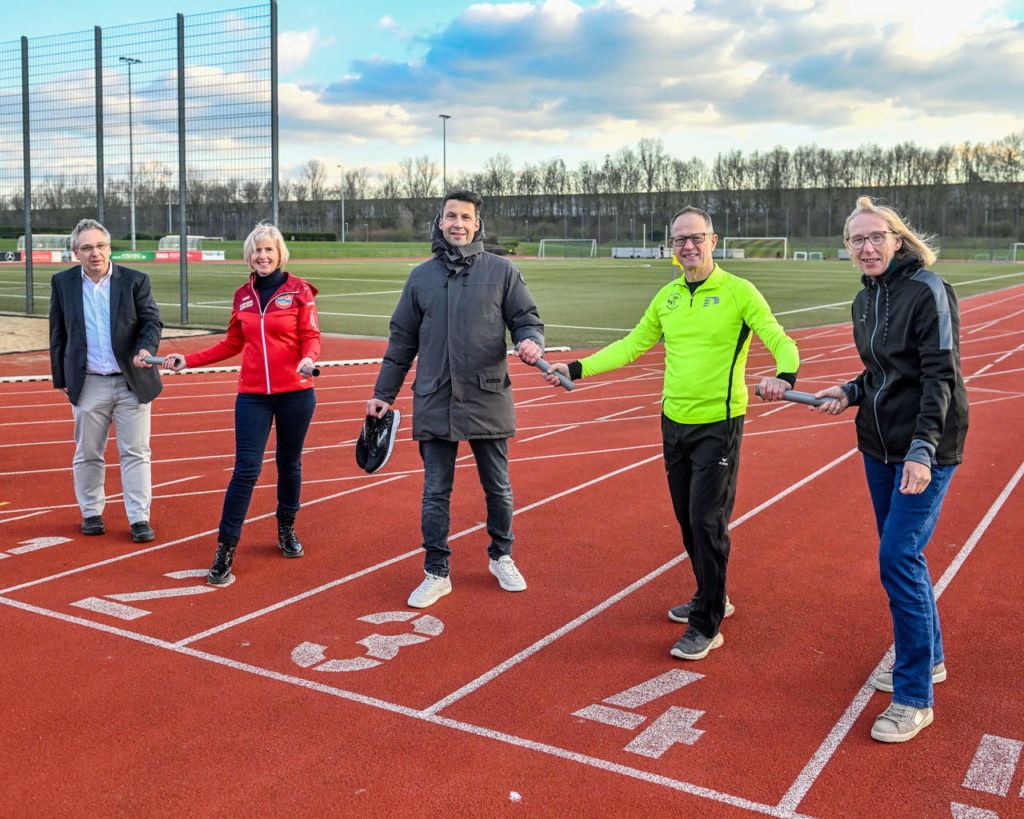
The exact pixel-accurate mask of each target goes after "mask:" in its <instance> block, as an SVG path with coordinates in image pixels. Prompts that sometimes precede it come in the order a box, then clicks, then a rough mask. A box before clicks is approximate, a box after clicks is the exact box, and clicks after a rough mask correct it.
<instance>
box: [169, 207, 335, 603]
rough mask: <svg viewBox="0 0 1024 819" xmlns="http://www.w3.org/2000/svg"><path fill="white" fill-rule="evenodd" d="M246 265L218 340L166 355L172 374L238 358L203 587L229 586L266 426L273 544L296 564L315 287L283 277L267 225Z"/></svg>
mask: <svg viewBox="0 0 1024 819" xmlns="http://www.w3.org/2000/svg"><path fill="white" fill-rule="evenodd" d="M244 254H245V258H246V259H248V260H249V264H250V266H251V267H252V275H251V276H250V277H249V281H248V282H246V283H245V284H244V285H242V287H240V288H238V290H237V291H236V292H235V301H234V305H233V307H232V310H231V321H230V323H229V324H228V332H227V335H226V336H225V338H224V340H223V341H221V342H219V343H217V344H214V345H213V346H212V347H207V348H206V349H205V350H200V351H199V352H198V353H192V354H191V355H187V356H186V355H181V354H180V353H171V354H169V355H167V356H166V360H165V364H166V366H167V367H169V368H170V369H172V370H174V371H175V372H180V371H181V370H184V369H185V368H186V367H199V366H202V365H204V364H212V363H214V362H216V361H222V360H223V359H225V358H230V357H231V356H233V355H236V354H237V353H239V352H241V353H242V372H241V375H240V377H239V379H238V397H237V398H236V399H235V469H234V473H233V474H232V476H231V482H230V483H229V484H228V490H227V494H226V495H225V496H224V511H223V513H222V514H221V519H220V527H219V529H218V535H217V554H216V557H215V558H214V561H213V567H212V568H211V569H210V572H209V574H208V575H207V576H206V581H207V582H208V583H211V584H213V585H215V586H220V585H223V584H225V583H227V582H229V580H230V579H231V563H232V561H233V560H234V556H235V547H236V546H237V545H238V539H239V537H241V534H242V524H243V523H244V522H245V515H246V512H247V511H248V509H249V501H250V500H251V499H252V490H253V488H254V487H255V486H256V480H257V478H259V476H260V470H261V469H262V466H263V453H264V452H265V450H266V448H267V439H268V437H269V436H270V425H271V423H273V424H274V425H275V428H276V431H277V453H276V461H277V538H278V546H279V547H280V549H281V552H282V553H283V554H284V556H285V557H302V555H303V549H302V544H301V543H300V542H299V540H298V538H297V537H296V536H295V514H296V513H297V512H298V511H299V492H300V490H301V488H302V445H303V441H304V440H305V438H306V431H307V430H308V429H309V423H310V421H311V420H312V418H313V408H314V407H315V406H316V396H315V395H314V392H313V379H312V377H311V376H310V375H305V374H304V373H303V370H305V371H306V372H310V371H311V370H312V367H313V362H314V361H316V359H317V356H318V355H319V354H320V328H319V326H318V324H317V315H316V302H315V301H314V297H315V295H316V292H317V291H316V288H315V287H313V286H312V285H310V284H308V283H307V282H305V281H303V280H302V279H300V278H298V277H296V276H293V275H291V274H290V273H287V272H285V271H284V270H282V269H281V268H282V266H283V265H285V264H287V263H288V248H287V246H286V245H285V243H284V239H283V237H282V236H281V231H279V230H278V229H277V228H276V227H275V226H274V225H271V224H266V223H261V224H259V225H257V226H256V228H255V229H254V230H253V231H252V233H250V234H249V236H248V237H247V238H246V240H245V245H244Z"/></svg>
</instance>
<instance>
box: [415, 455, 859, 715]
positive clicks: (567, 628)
mask: <svg viewBox="0 0 1024 819" xmlns="http://www.w3.org/2000/svg"><path fill="white" fill-rule="evenodd" d="M856 451H857V450H856V449H853V450H850V451H849V452H847V453H846V454H845V455H841V456H840V457H838V458H836V459H835V460H833V461H831V462H830V463H828V464H826V465H825V466H823V467H821V469H817V470H815V471H814V472H812V473H811V474H810V475H808V476H807V477H805V478H803V479H802V480H800V481H797V482H796V483H795V484H793V485H791V486H789V487H787V488H786V489H784V490H782V491H781V492H779V493H778V494H777V495H775V496H774V497H772V498H769V499H768V500H766V501H765V502H764V503H762V504H761V505H760V506H757V507H755V508H754V509H751V510H750V511H749V512H747V513H746V514H744V515H742V516H741V517H739V518H737V519H736V520H734V521H733V522H732V523H730V524H729V530H730V531H732V529H733V528H734V527H736V526H739V525H740V524H741V523H743V522H744V521H747V520H749V519H750V518H752V517H753V516H754V515H756V514H758V513H759V512H762V511H764V510H765V509H767V508H768V507H770V506H772V505H773V504H775V503H777V502H778V501H780V500H782V499H783V498H784V497H786V496H787V495H789V494H790V493H792V492H794V491H795V490H796V489H798V488H799V487H801V486H803V485H804V484H806V483H808V482H810V481H812V480H814V479H815V478H816V477H818V476H819V475H822V474H824V473H825V472H827V471H828V470H829V469H832V467H834V466H836V465H837V464H839V463H841V462H842V461H844V460H846V459H847V458H849V457H850V456H851V455H852V454H854V453H855V452H856ZM661 457H662V456H661V454H660V453H659V454H658V455H655V456H653V457H651V458H647V459H646V460H643V461H639V462H638V463H636V464H632V465H630V466H628V467H624V468H623V469H620V470H617V472H625V471H626V470H627V469H632V468H634V467H637V466H643V465H644V464H648V463H651V462H652V461H657V460H660V459H661ZM611 474H613V475H614V474H617V473H614V472H613V473H611ZM595 482H596V481H591V483H595ZM584 485H586V484H584ZM570 491H574V490H570ZM555 497H558V496H555ZM547 500H552V499H547ZM547 500H545V501H542V502H543V503H546V502H547ZM533 505H534V506H536V505H538V504H533ZM526 508H527V509H529V508H531V507H526ZM480 525H481V526H482V525H483V524H480ZM685 559H686V553H685V552H683V553H682V554H680V555H678V556H676V557H674V558H672V560H670V561H668V562H667V563H665V564H663V565H662V566H659V567H658V568H657V569H655V570H654V571H652V572H650V573H649V574H647V575H645V576H644V577H641V578H640V579H639V580H637V581H636V582H635V583H632V584H631V585H629V586H627V587H626V588H624V589H622V590H621V591H619V592H617V593H616V594H613V595H612V596H611V597H609V598H608V599H607V600H605V601H604V602H602V603H598V604H597V605H596V606H594V607H593V608H592V609H590V611H587V612H584V613H583V614H581V615H580V616H579V617H577V618H575V619H574V620H571V621H570V622H568V623H566V624H565V625H564V626H562V627H561V628H560V629H557V630H556V631H553V632H551V633H550V634H548V635H547V636H546V637H542V638H541V639H540V640H538V641H537V642H535V643H534V644H533V645H531V646H528V647H527V648H525V649H523V650H522V651H520V652H519V653H518V654H515V655H514V656H512V657H510V658H509V659H507V660H505V661H504V662H502V663H500V664H498V665H496V666H495V667H494V668H492V669H491V670H490V671H487V672H485V673H484V674H481V675H480V676H479V677H477V678H476V679H475V680H472V681H470V682H468V683H467V684H466V685H464V686H462V687H461V688H460V689H458V690H457V691H454V692H452V693H451V694H449V695H448V696H447V697H444V698H443V699H440V700H438V701H437V702H435V703H434V704H433V705H430V706H428V707H427V708H425V709H423V712H424V713H425V714H436V713H437V712H439V711H442V710H443V709H445V708H447V707H448V706H449V705H451V704H452V703H455V702H458V701H459V700H461V699H462V698H463V697H466V696H468V695H469V694H472V693H473V692H474V691H476V690H477V689H479V688H482V687H483V686H484V685H486V684H487V683H489V682H491V681H492V680H493V679H495V678H497V677H498V676H500V675H501V674H504V673H505V672H506V671H508V670H509V669H510V668H512V667H513V666H515V665H518V664H519V663H521V662H522V661H523V660H525V659H527V658H528V657H532V656H533V655H534V654H536V653H537V652H538V651H540V650H541V649H542V648H546V647H547V646H548V645H550V644H551V643H553V642H555V641H556V640H558V639H560V638H561V637H564V636H565V635H566V634H568V633H569V632H571V631H573V630H574V629H576V628H577V627H579V626H581V625H583V624H584V623H586V622H587V621H588V620H591V619H593V618H594V617H596V616H597V615H598V614H600V613H601V612H603V611H605V610H606V609H608V608H610V607H611V606H613V605H614V604H615V603H618V602H619V601H620V600H622V599H624V598H626V597H628V596H629V595H631V594H632V593H633V592H635V591H636V590H637V589H641V588H643V587H644V586H646V585H647V584H648V583H650V582H651V581H652V580H654V579H656V578H657V577H659V576H660V575H662V574H664V573H665V572H667V571H668V570H669V569H671V568H673V567H674V566H677V565H678V564H679V563H681V562H682V561H683V560H685Z"/></svg>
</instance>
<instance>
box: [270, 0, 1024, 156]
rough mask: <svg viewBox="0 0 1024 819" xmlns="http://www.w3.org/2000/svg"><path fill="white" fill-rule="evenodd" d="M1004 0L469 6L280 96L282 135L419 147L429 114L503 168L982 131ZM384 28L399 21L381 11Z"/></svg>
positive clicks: (1018, 122) (1017, 36)
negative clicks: (331, 78)
mask: <svg viewBox="0 0 1024 819" xmlns="http://www.w3.org/2000/svg"><path fill="white" fill-rule="evenodd" d="M1004 8H1007V6H1006V5H1005V3H1000V2H996V0H981V2H979V3H978V4H977V5H974V6H971V7H970V8H967V7H965V6H963V5H962V4H958V5H956V6H953V5H952V4H946V3H937V2H935V1H934V0H769V2H763V0H704V2H702V3H701V4H700V5H699V6H696V5H694V4H693V2H691V0H686V2H680V3H670V2H669V1H668V0H603V2H598V3H596V4H594V5H588V6H580V5H578V4H577V3H574V2H571V0H542V1H541V2H518V3H507V4H500V3H478V4H475V5H472V6H469V7H468V8H466V9H465V10H463V11H461V12H459V13H457V14H456V16H455V17H454V18H453V19H452V20H451V22H450V23H449V24H448V26H447V27H443V28H442V29H439V30H433V31H430V32H427V33H425V34H421V35H419V36H418V38H417V42H418V43H419V50H418V51H417V53H416V54H415V56H414V58H413V59H410V60H408V61H402V60H394V59H385V58H382V57H376V58H372V59H362V60H354V61H353V62H352V63H351V64H350V65H349V66H348V71H347V76H345V77H344V78H342V79H339V80H337V81H336V82H334V83H331V84H329V85H327V86H325V87H323V88H320V89H297V88H296V89H295V90H294V92H289V93H294V100H295V106H294V107H293V109H290V116H291V117H292V119H293V121H294V122H295V124H296V126H297V127H299V126H300V124H302V123H305V124H306V125H307V126H309V127H314V123H316V122H321V121H327V120H330V121H332V122H333V123H334V126H335V128H336V138H337V139H342V140H347V141H349V142H350V143H351V144H355V143H356V142H358V141H359V140H370V141H373V140H377V139H390V140H392V141H393V142H394V143H396V144H398V145H408V146H413V145H415V143H416V142H417V140H420V139H424V138H426V139H436V135H437V132H438V130H439V129H438V127H437V114H438V112H440V111H445V112H447V113H450V114H451V115H452V117H453V119H452V120H451V122H450V123H449V127H448V139H449V147H450V148H451V146H452V145H455V144H461V145H466V146H470V145H472V146H481V149H484V150H485V149H486V148H487V147H490V148H491V150H490V151H489V153H490V154H493V153H495V152H497V151H504V152H507V153H512V154H513V155H514V156H517V157H519V158H518V159H516V160H515V161H516V164H522V163H523V162H525V161H534V160H536V159H537V158H538V157H537V156H536V151H537V150H538V149H539V150H543V149H544V147H545V146H550V147H551V150H552V152H553V153H561V154H562V155H563V156H565V158H566V159H567V160H569V161H572V160H573V158H574V157H577V158H583V157H584V156H585V157H586V158H590V159H600V156H595V155H594V152H595V151H613V150H615V149H617V148H618V147H621V146H622V145H624V144H635V142H636V141H637V140H638V139H640V138H642V137H645V136H655V137H663V138H664V139H665V141H666V148H667V149H668V150H669V151H671V152H673V153H675V154H676V155H678V156H681V157H688V156H691V155H693V154H694V153H696V152H697V151H698V148H699V146H701V145H705V144H706V145H708V146H710V148H709V149H708V150H709V151H710V157H713V156H714V154H715V153H717V151H718V150H726V149H729V147H730V146H733V145H736V144H745V145H749V144H750V143H751V142H754V143H755V147H760V148H769V147H772V145H773V144H776V143H775V142H770V143H764V144H761V145H759V146H757V145H756V141H757V140H759V139H760V140H762V141H764V140H768V139H771V140H777V141H780V142H782V143H783V144H789V145H791V146H795V144H798V142H802V143H807V142H818V143H819V144H825V143H828V142H831V141H833V140H838V141H839V142H840V143H842V140H844V139H845V140H846V143H845V144H846V145H847V146H849V147H852V146H853V145H856V144H859V143H860V142H861V141H865V140H867V141H875V142H880V143H885V144H891V142H893V141H903V140H906V139H912V140H914V141H916V142H918V143H920V144H937V143H938V142H940V141H962V140H972V141H978V140H979V139H993V138H998V137H999V136H1003V135H1005V134H1008V133H1010V132H1012V131H1015V130H1022V129H1024V119H1022V118H1021V115H1020V113H1019V112H1020V110H1021V108H1022V103H1024V84H1022V83H1019V82H1016V81H1013V82H1010V81H1007V82H999V80H998V78H999V77H1006V78H1012V77H1019V76H1021V75H1024V37H1022V36H1021V34H1022V31H1021V26H1020V24H1019V23H1014V22H1012V21H1010V20H1008V19H1007V18H1006V17H1005V15H1004V14H1003V9H1004ZM385 23H386V27H388V28H394V29H395V30H400V29H401V28H402V23H401V21H399V20H395V19H393V18H392V17H390V16H389V17H385V18H383V19H382V20H381V26H385ZM315 37H316V33H315V31H314V32H313V39H314V40H315ZM361 112H372V113H371V114H369V115H367V114H365V113H361ZM1004 112H1005V113H1004ZM994 128H1002V129H1004V130H1003V131H1002V132H1001V133H996V134H992V129H994ZM981 133H984V134H985V135H984V136H979V134H981ZM958 135H959V136H958ZM791 140H797V141H798V142H792V141H791ZM705 158H708V155H707V154H705Z"/></svg>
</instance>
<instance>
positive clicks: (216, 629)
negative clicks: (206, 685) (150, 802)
mask: <svg viewBox="0 0 1024 819" xmlns="http://www.w3.org/2000/svg"><path fill="white" fill-rule="evenodd" d="M660 457H661V456H660V455H656V456H654V457H653V458H646V459H645V460H643V461H638V462H637V463H634V464H630V465H629V466H625V467H622V468H621V469H616V470H614V471H612V472H608V473H606V474H604V475H601V476H600V477H597V478H594V479H593V480H590V481H587V482H585V483H581V484H579V485H577V486H574V487H572V488H570V489H566V490H564V491H562V492H559V493H557V494H555V495H549V496H548V497H546V498H542V499H541V500H539V501H535V502H534V503H531V504H529V505H527V506H523V507H521V508H519V509H516V510H515V511H513V513H512V514H513V516H515V515H521V514H523V513H524V512H529V511H530V510H531V509H536V508H537V507H538V506H543V505H544V504H547V503H551V502H552V501H555V500H558V499H559V498H563V497H565V496H566V495H571V494H572V493H573V492H578V491H579V490H581V489H585V488H586V487H588V486H592V485H594V484H596V483H600V482H601V481H604V480H607V479H608V478H611V477H614V476H615V475H619V474H621V473H623V472H626V471H628V470H630V469H634V468H635V467H638V466H643V465H644V464H648V463H650V462H651V461H654V460H657V459H658V458H660ZM486 526H487V524H486V523H478V524H476V525H475V526H470V527H469V528H468V529H463V530H462V531H461V532H456V533H455V534H453V535H449V536H448V542H449V543H450V542H451V541H453V540H458V539H459V538H462V537H465V536H466V535H468V534H472V533H473V532H477V531H479V530H481V529H484V528H486ZM422 554H423V549H422V548H420V547H417V548H416V549H413V550H411V551H409V552H405V553H404V554H400V555H397V556H396V557H392V558H389V559H388V560H383V561H381V562H380V563H377V564H375V565H373V566H368V567H366V568H365V569H361V570H360V571H358V572H353V573H352V574H349V575H346V576H345V577H340V578H338V579H337V580H332V581H330V582H329V583H324V584H323V585H321V586H317V587H316V588H315V589H309V590H308V591H305V592H302V593H301V594H297V595H294V596H293V597H289V598H288V599H286V600H281V601H279V602H277V603H274V604H273V605H270V606H266V607H265V608H262V609H259V610H257V611H253V612H250V613H249V614H246V615H243V616H241V617H236V618H235V619H234V620H231V621H230V622H227V623H222V624H221V625H219V626H214V627H213V628H211V629H207V630H206V631H203V632H201V633H199V634H193V635H192V636H190V637H184V638H182V639H180V640H178V641H177V643H176V645H188V644H190V643H194V642H196V641H197V640H201V639H203V638H205V637H209V636H211V635H213V634H218V633H220V632H222V631H224V630H226V629H229V628H232V627H233V626H236V625H239V624H241V623H245V622H248V621H249V620H253V619H255V618H257V617H261V616H263V615H264V614H269V613H271V612H274V611H278V610H279V609H282V608H284V607H285V606H288V605H291V604H292V603H295V602H297V601H299V600H305V599H306V598H307V597H312V596H313V595H316V594H320V593H321V592H324V591H327V590H329V589H333V588H335V587H336V586H340V585H342V584H343V583H348V582H351V581H352V580H356V579H358V578H360V577H363V576H365V575H368V574H371V573H373V572H375V571H377V570H379V569H383V568H386V567H387V566H390V565H392V564H394V563H398V562H400V561H402V560H406V559H407V558H410V557H413V556H415V555H422ZM2 593H3V592H0V594H2Z"/></svg>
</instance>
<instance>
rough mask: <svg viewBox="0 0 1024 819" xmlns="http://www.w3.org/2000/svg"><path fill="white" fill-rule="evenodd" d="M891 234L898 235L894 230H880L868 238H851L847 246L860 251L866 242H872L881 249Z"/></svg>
mask: <svg viewBox="0 0 1024 819" xmlns="http://www.w3.org/2000/svg"><path fill="white" fill-rule="evenodd" d="M889 233H892V234H893V235H896V231H894V230H879V231H876V232H874V233H869V234H868V235H867V236H850V237H849V238H847V240H846V244H848V245H849V246H850V247H852V248H853V249H854V250H860V249H861V248H862V247H864V243H865V242H871V244H873V245H874V246H875V247H881V246H882V245H884V244H885V237H886V234H889Z"/></svg>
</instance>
